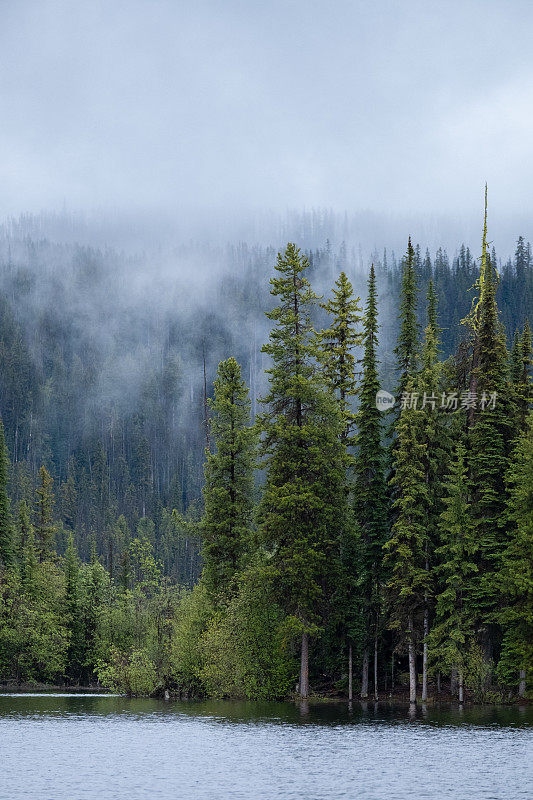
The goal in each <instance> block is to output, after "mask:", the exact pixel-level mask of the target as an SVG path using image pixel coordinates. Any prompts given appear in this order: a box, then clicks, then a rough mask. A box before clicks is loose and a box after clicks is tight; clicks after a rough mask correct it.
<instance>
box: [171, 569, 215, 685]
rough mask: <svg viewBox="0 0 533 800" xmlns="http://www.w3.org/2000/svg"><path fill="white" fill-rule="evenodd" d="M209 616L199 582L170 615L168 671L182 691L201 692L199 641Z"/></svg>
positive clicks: (206, 600)
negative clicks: (171, 618)
mask: <svg viewBox="0 0 533 800" xmlns="http://www.w3.org/2000/svg"><path fill="white" fill-rule="evenodd" d="M213 615H214V609H213V606H212V604H211V602H210V599H209V596H208V593H207V591H206V588H205V585H204V584H203V583H202V582H201V583H199V584H198V585H197V586H195V587H194V589H193V590H192V591H191V592H187V593H186V594H185V595H184V596H183V598H182V600H181V602H180V603H179V605H178V608H177V611H176V615H175V618H174V631H173V637H172V650H171V670H172V676H173V679H174V681H175V683H176V684H177V685H178V687H179V688H180V690H182V691H184V692H185V693H199V692H202V691H203V684H202V678H201V675H202V670H203V667H204V653H203V649H202V645H201V640H202V636H203V633H204V631H205V630H206V628H207V626H208V624H209V622H210V620H211V619H212V618H213Z"/></svg>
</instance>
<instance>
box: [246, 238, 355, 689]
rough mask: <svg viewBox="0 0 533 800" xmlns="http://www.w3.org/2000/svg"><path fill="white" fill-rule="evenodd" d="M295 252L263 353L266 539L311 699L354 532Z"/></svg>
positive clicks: (280, 282)
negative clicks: (327, 606) (315, 663)
mask: <svg viewBox="0 0 533 800" xmlns="http://www.w3.org/2000/svg"><path fill="white" fill-rule="evenodd" d="M308 266H309V262H308V260H307V258H306V257H305V256H302V254H301V252H300V250H299V249H298V248H297V247H296V246H295V245H294V244H288V245H287V248H286V250H285V253H283V254H281V253H280V254H279V255H278V262H277V267H276V269H277V273H278V274H277V275H276V276H275V277H274V278H272V279H271V286H272V289H271V293H272V295H273V296H274V297H276V298H278V299H279V305H278V306H277V307H276V308H274V309H273V311H270V312H268V314H267V316H268V318H269V319H270V320H272V321H273V322H274V324H275V326H274V328H273V329H272V331H271V333H270V342H269V343H268V344H267V345H265V346H264V348H263V351H264V352H265V353H267V354H268V355H269V356H271V358H272V367H271V368H270V369H269V370H267V372H268V374H269V379H270V391H269V393H268V395H267V397H266V398H264V400H263V402H264V403H265V404H267V410H266V411H265V412H264V413H263V414H262V415H261V416H260V418H259V425H260V430H261V431H262V433H263V453H264V455H265V466H266V467H267V469H268V474H267V480H266V485H265V490H264V494H263V497H262V500H261V505H260V526H261V535H262V539H263V541H264V543H265V547H266V548H267V549H268V552H269V554H270V558H269V564H270V568H271V570H272V571H273V572H274V573H275V583H276V586H277V592H278V598H277V599H278V601H279V602H280V604H281V605H282V607H284V608H285V610H286V612H287V613H288V614H289V615H290V617H291V618H292V619H293V620H294V623H295V625H296V626H297V627H298V628H299V630H300V631H301V657H300V665H301V669H300V694H301V695H302V696H303V697H307V696H308V693H309V634H310V633H311V632H313V631H315V630H316V625H317V624H320V622H321V612H320V610H321V602H322V601H323V599H324V585H325V583H326V579H327V574H328V567H330V566H331V564H332V562H333V561H334V558H335V553H336V551H337V550H338V540H339V535H340V534H341V532H342V531H344V530H345V528H346V491H345V481H346V477H345V467H346V463H345V462H346V459H345V456H344V453H345V448H344V447H343V446H342V443H341V441H340V437H341V433H342V430H343V427H342V426H343V423H342V419H341V414H340V410H339V408H338V403H337V402H336V401H335V398H334V397H333V395H332V393H331V391H330V389H329V387H328V386H327V385H326V384H325V383H324V379H323V377H322V375H321V374H320V370H318V369H317V357H318V352H317V346H316V336H315V333H314V331H313V329H312V325H311V321H310V313H311V309H312V305H313V303H314V302H315V299H316V298H315V295H314V294H313V292H312V290H311V287H310V285H309V282H308V281H307V279H306V277H305V270H306V269H307V267H308Z"/></svg>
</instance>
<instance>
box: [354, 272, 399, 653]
mask: <svg viewBox="0 0 533 800" xmlns="http://www.w3.org/2000/svg"><path fill="white" fill-rule="evenodd" d="M377 314H378V309H377V289H376V274H375V270H374V265H373V264H372V266H371V267H370V276H369V279H368V298H367V301H366V307H365V315H364V319H363V337H362V338H363V346H364V353H363V360H362V376H361V386H360V389H359V409H358V412H357V415H356V418H355V421H356V425H357V437H356V445H357V452H356V456H355V463H354V474H355V475H354V477H355V480H354V489H353V496H354V498H353V503H354V515H355V520H356V521H357V523H358V526H359V531H360V536H359V543H358V547H357V548H356V550H354V549H353V548H349V549H348V553H349V554H348V553H347V554H346V555H347V556H348V557H346V556H345V557H344V559H343V561H344V564H345V571H346V572H347V574H348V575H349V576H350V578H351V581H350V583H351V584H352V586H351V587H350V592H349V598H350V599H351V602H352V605H353V601H354V599H355V600H356V603H357V607H358V608H359V611H360V613H362V623H361V622H359V626H360V625H361V624H362V627H363V629H364V631H365V634H364V639H365V644H366V645H367V646H368V643H369V639H370V633H371V631H370V623H371V620H372V621H373V622H374V625H375V624H377V623H376V620H379V617H380V615H381V611H382V604H383V598H382V583H383V579H384V572H383V545H384V544H385V541H386V539H387V534H388V515H389V509H388V497H387V486H386V481H385V453H384V448H383V445H382V423H381V419H382V418H381V413H382V412H381V411H379V409H378V408H377V406H376V394H377V392H378V390H379V388H380V383H379V377H378V362H377V348H378V330H379V326H378V321H377ZM356 563H357V569H356V566H355V565H356ZM354 583H355V584H357V589H356V586H355V585H353V584H354ZM354 622H355V621H354V620H352V626H353V625H354ZM357 627H358V625H357V623H355V630H356V631H357ZM352 638H354V636H353V634H352Z"/></svg>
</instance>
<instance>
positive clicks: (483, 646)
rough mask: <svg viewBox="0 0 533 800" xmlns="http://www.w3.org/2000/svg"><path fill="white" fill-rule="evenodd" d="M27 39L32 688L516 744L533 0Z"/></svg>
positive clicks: (14, 114) (280, 14) (9, 285)
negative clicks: (491, 714) (485, 736)
mask: <svg viewBox="0 0 533 800" xmlns="http://www.w3.org/2000/svg"><path fill="white" fill-rule="evenodd" d="M1 11H2V25H0V52H1V53H2V69H1V70H0V112H1V119H2V125H1V126H0V186H1V187H2V191H1V192H0V686H3V687H5V688H6V690H7V691H10V690H11V689H13V688H15V689H16V690H18V689H20V687H27V688H30V689H33V688H35V687H36V686H37V687H42V686H47V687H55V688H56V689H57V687H68V689H69V690H70V689H74V690H76V691H77V690H82V691H88V692H94V691H96V692H99V691H101V690H104V691H107V690H111V691H113V692H118V693H121V694H122V695H123V697H122V699H121V700H120V701H119V705H117V706H116V708H117V709H120V708H122V707H123V706H122V705H120V704H121V703H122V702H123V700H124V702H126V701H129V698H131V697H145V698H146V697H150V698H151V699H157V700H159V699H161V700H162V701H164V702H167V701H169V702H170V701H171V700H175V701H180V700H182V699H184V698H185V699H187V700H189V699H192V698H195V699H200V698H202V699H206V698H210V699H213V698H216V699H224V700H225V699H232V700H243V699H246V700H251V701H267V700H275V701H287V700H290V701H296V703H297V704H298V705H299V707H300V708H301V710H302V718H303V719H304V718H306V715H307V714H308V712H309V707H308V700H309V699H310V698H312V699H316V700H317V701H321V700H324V699H326V698H327V699H328V700H330V699H336V700H337V701H343V700H346V701H347V702H348V705H347V707H346V708H345V709H344V710H343V712H342V713H343V714H344V712H345V711H346V713H347V715H348V716H347V717H346V720H345V721H348V722H349V723H350V725H351V723H352V722H353V719H352V712H353V711H354V698H355V697H357V696H359V698H360V699H361V701H362V703H363V705H362V706H361V708H363V707H364V704H365V703H366V701H367V700H368V698H370V697H373V698H374V700H375V702H376V705H375V707H374V710H375V714H376V716H375V718H374V719H373V722H379V717H378V716H377V715H378V712H379V709H378V704H380V703H383V702H386V703H387V704H388V703H389V701H390V703H391V705H392V703H395V702H398V704H402V703H405V704H407V703H408V708H409V712H408V713H409V716H408V717H405V719H409V721H411V720H415V719H416V714H417V703H418V701H419V699H420V700H421V702H422V707H421V708H422V714H423V715H425V714H426V713H427V704H428V703H431V702H432V701H435V703H440V702H441V701H443V702H447V703H450V704H452V705H456V706H459V708H460V710H461V712H462V710H463V708H464V705H465V703H475V704H491V703H492V704H507V703H509V704H513V703H516V704H517V709H516V711H517V716H516V719H518V716H519V713H520V714H521V713H522V712H521V706H520V705H519V704H522V703H526V702H528V701H530V700H531V699H532V698H533V645H532V643H533V614H532V598H533V576H532V572H531V561H532V543H533V538H532V535H533V507H532V502H531V500H532V498H531V486H532V483H533V414H532V410H531V407H532V401H533V386H532V382H531V368H532V363H533V362H532V334H531V323H532V322H533V256H532V252H531V244H530V242H531V241H532V237H533V230H532V220H533V218H532V216H531V186H532V185H533V170H532V166H533V162H532V161H531V157H530V151H531V141H532V134H533V126H532V122H533V115H532V112H531V109H533V103H532V97H533V59H532V50H531V30H532V25H533V5H532V4H531V2H526V0H514V2H513V3H511V4H508V3H503V2H500V0H486V2H481V1H480V0H462V2H459V0H450V2H447V3H446V4H444V5H443V4H441V5H438V4H435V3H427V2H425V0H406V2H402V3H397V2H395V0H381V1H380V3H369V2H366V0H338V2H336V3H334V4H327V3H324V2H321V1H320V0H305V2H303V0H291V2H285V0H271V2H268V3H266V4H265V3H262V4H261V3H253V2H252V3H243V2H242V0H225V2H223V3H219V2H214V1H213V0H197V2H195V3H194V4H190V3H189V4H186V3H179V2H174V0H153V2H152V1H150V2H147V0H116V2H114V3H112V4H110V3H106V2H104V0H93V2H91V3H87V2H81V0H78V2H70V1H68V2H67V0H44V1H43V2H38V1H37V0H20V2H19V1H18V0H17V2H5V3H2V4H1ZM113 702H114V701H113ZM8 708H11V706H9V705H8ZM131 708H133V707H131ZM518 712H519V713H518ZM254 713H255V712H254ZM261 713H262V712H261ZM269 713H270V712H269ZM276 713H277V712H276V711H275V709H274V710H273V711H272V716H274V715H275V714H276ZM357 713H358V712H357ZM365 713H366V712H365ZM379 713H381V712H379ZM193 715H194V714H193ZM119 716H120V715H119V714H117V715H116V717H117V720H118V717H119ZM130 716H131V715H130ZM267 716H268V715H267ZM162 717H166V713H165V714H164V715H162ZM132 719H133V716H132ZM216 719H217V720H218V719H219V718H218V716H217V717H216ZM2 724H3V716H2V711H1V709H0V726H1V725H2ZM76 724H77V723H76ZM117 724H118V722H117ZM134 724H135V725H137V719H136V721H135V723H134ZM104 727H105V726H104ZM229 727H230V726H228V730H229ZM405 727H406V731H407V733H408V734H409V735H411V734H410V730H415V729H414V728H412V729H411V728H409V730H408V726H405ZM221 729H222V728H221ZM397 729H398V728H395V730H397ZM43 730H44V729H43ZM77 730H82V728H79V729H77ZM140 730H142V727H141V726H140V725H139V727H137V731H140ZM254 730H255V728H254ZM286 730H288V729H286ZM354 730H355V729H354ZM509 730H511V732H512V733H513V734H514V732H515V729H514V728H509ZM329 731H333V728H332V727H331V728H330V729H329ZM336 731H337V728H335V733H336ZM417 731H418V729H417ZM225 732H226V731H225ZM445 733H446V731H445ZM367 734H368V730H365V731H364V736H363V739H362V741H363V740H364V743H366V742H367V741H371V740H370V739H367V738H366V737H367ZM284 735H286V734H285V733H284ZM289 735H291V736H292V730H291V731H289ZM394 735H395V734H394ZM417 735H418V734H417ZM499 735H500V734H499V733H498V736H499ZM107 736H108V734H107V729H106V733H105V737H107ZM137 736H139V734H138V733H137ZM78 738H79V740H80V741H84V736H83V735H81V736H79V737H78ZM230 738H231V736H230ZM141 739H142V735H141V736H139V740H140V748H139V750H138V752H139V753H141V754H142V756H141V758H140V760H139V762H138V764H136V765H135V769H137V768H138V767H139V765H143V764H144V763H145V762H144V760H143V759H144V756H145V755H150V756H152V755H153V754H154V753H156V751H157V757H158V758H159V757H161V758H163V756H162V755H161V754H162V752H163V751H159V749H158V748H157V747H155V748H153V752H152V750H150V752H149V747H148V745H147V744H146V742H145V741H141ZM415 739H416V737H415ZM130 741H133V739H128V757H129V758H130V759H131V758H133V759H134V760H135V753H136V752H137V751H135V750H131V749H130V748H129V743H130ZM199 741H202V748H200V750H201V753H200V755H201V758H200V760H199V761H198V763H199V767H198V769H199V770H200V772H202V773H203V771H204V768H205V758H206V757H205V753H204V749H203V739H201V737H200V739H199ZM353 741H355V740H353ZM353 741H352V744H351V745H350V746H352V745H353ZM395 741H396V739H395ZM419 741H420V740H417V741H415V740H413V742H411V744H410V745H409V747H411V749H412V751H413V752H414V751H415V750H416V751H417V753H418V754H420V753H421V754H422V755H423V757H424V758H427V759H430V760H431V761H432V763H434V764H439V765H443V766H444V767H445V768H448V769H450V767H449V764H448V758H447V757H446V752H447V751H446V749H445V748H444V749H442V750H441V749H440V745H438V746H437V747H436V749H435V753H436V755H434V756H433V755H431V756H430V755H427V753H428V752H429V751H428V750H427V749H426V747H425V746H424V747H422V748H418V743H419ZM458 741H459V740H456V739H454V740H453V741H452V742H451V745H450V746H451V748H452V751H453V749H454V748H455V751H456V752H457V753H459V754H460V755H461V758H463V755H464V754H465V753H466V749H465V748H464V747H463V745H462V744H457V742H458ZM336 742H337V740H336V741H335V744H334V747H335V748H337V743H336ZM187 744H188V745H190V744H191V740H189V739H187ZM232 744H233V742H232ZM106 747H107V738H106ZM172 747H174V739H173V740H172ZM433 747H435V745H433ZM56 749H57V752H55V753H54V756H58V755H59V756H61V757H63V755H64V753H65V752H67V753H69V754H71V755H72V753H75V755H76V757H75V758H72V759H71V761H72V763H73V764H75V765H76V769H77V765H78V758H77V754H76V752H75V750H72V751H71V750H70V749H69V748H56ZM285 749H286V750H287V752H289V753H291V754H292V753H293V752H294V749H293V748H292V747H289V748H285ZM89 750H90V748H88V751H89ZM215 750H216V748H215ZM437 751H438V752H437ZM482 751H483V748H481V747H480V752H481V756H479V758H478V760H477V762H476V764H481V765H482V766H483V768H484V767H485V766H486V762H487V757H486V753H485V752H482ZM42 752H45V751H44V750H43V751H42ZM265 752H266V751H265ZM324 752H326V753H327V751H324ZM368 752H369V753H371V752H372V747H370V749H369V751H368ZM443 754H444V756H443ZM173 755H174V754H173ZM173 755H172V756H171V757H170V758H169V759H166V757H165V761H167V762H170V761H171V760H174V759H173ZM193 755H194V754H193ZM409 755H410V756H411V753H410V754H409ZM31 757H32V758H33V755H32V756H31ZM37 760H38V759H37ZM41 760H42V759H41ZM127 760H128V759H126V760H125V763H126V762H127ZM186 760H187V759H186V758H185V757H180V759H178V765H179V767H180V769H181V767H182V766H183V765H184V764H185V762H186ZM226 760H227V759H226ZM259 760H261V759H257V758H256V757H255V756H254V757H253V758H252V757H250V763H249V764H247V765H246V766H247V768H250V764H252V763H254V762H256V761H257V762H258V761H259ZM370 760H372V761H373V762H374V761H375V758H374V756H373V755H371V756H370V757H369V758H368V761H370ZM193 761H194V758H193ZM220 761H221V759H220V758H219V757H218V755H215V756H213V757H212V758H211V763H212V764H214V765H215V766H216V769H218V766H219V763H220ZM318 761H323V762H324V764H325V765H326V766H327V767H328V768H329V769H330V772H331V763H333V762H330V761H329V760H328V757H327V755H326V756H324V757H322V756H321V758H320V759H318ZM346 761H347V763H348V761H350V763H355V762H357V763H359V761H361V763H362V764H364V768H365V769H366V766H367V763H366V761H365V759H364V758H363V759H361V758H360V756H359V754H356V756H355V757H354V758H352V759H346ZM230 762H231V759H229V760H227V763H230ZM161 763H163V762H161ZM302 763H303V759H302ZM427 763H429V761H428V762H427ZM17 764H18V759H17ZM110 764H111V766H112V767H113V768H114V767H115V766H116V765H117V764H118V757H117V758H116V759H115V762H113V761H111V762H110ZM398 764H400V766H402V767H404V766H405V767H406V768H407V766H408V767H409V768H410V766H411V759H410V758H407V759H406V758H405V756H404V753H403V750H402V748H400V750H399V755H398V758H397V760H396V761H394V760H390V765H391V767H390V768H391V770H393V771H395V772H396V771H397V767H398ZM464 764H468V761H467V759H465V760H464ZM464 764H463V766H464ZM98 766H99V765H91V766H90V767H89V768H88V769H87V775H90V776H91V779H92V778H93V777H94V776H95V775H96V776H98V774H100V773H98V769H97V768H98ZM373 766H374V764H372V767H373ZM380 767H381V764H378V769H377V770H376V774H378V775H379V779H380V780H381V772H380V769H379V768H380ZM426 767H427V764H424V781H425V783H424V784H423V785H422V788H421V789H420V791H418V790H417V789H415V788H414V787H413V785H412V784H411V783H410V782H407V784H406V786H407V787H408V790H407V794H405V795H404V794H402V795H401V796H402V797H403V796H409V797H411V796H415V795H417V793H418V794H424V792H426V794H427V791H426V789H427V787H428V783H427V781H429V783H430V784H431V786H436V787H437V789H438V790H440V785H439V783H438V781H437V780H436V778H435V776H436V775H437V770H436V769H435V770H433V771H429V772H428V770H427V769H426ZM292 768H293V765H291V769H292ZM128 769H129V772H130V773H131V774H132V775H135V769H131V768H128ZM154 769H157V775H158V776H159V775H161V776H162V778H164V777H165V774H166V771H165V770H163V769H161V767H160V765H159V766H157V768H155V767H154ZM466 769H467V768H466ZM513 769H514V768H513ZM57 771H58V772H61V771H62V768H58V770H57ZM467 771H468V769H467ZM45 772H46V771H45ZM341 772H342V771H341ZM97 773H98V774H97ZM164 773H165V774H164ZM346 773H347V776H348V778H350V775H349V770H347V771H346ZM83 774H84V775H85V772H84V773H83ZM154 774H155V772H154ZM309 774H310V775H311V774H312V773H311V772H310V773H309ZM486 774H487V775H488V773H486ZM46 775H47V776H48V775H49V772H46ZM2 777H3V771H2V770H0V782H1V779H2ZM151 777H152V774H151V773H150V771H149V770H147V771H146V775H145V776H143V778H144V779H149V778H151ZM215 777H218V775H216V776H215ZM343 777H346V776H344V774H343ZM518 777H519V778H521V777H522V775H521V774H520V775H518ZM76 780H78V779H76ZM487 781H488V783H487V785H489V783H490V781H489V778H488V777H487ZM195 785H200V782H198V781H196V783H195ZM207 785H208V784H207ZM287 785H288V784H287ZM331 785H332V787H337V786H339V784H337V783H336V782H335V781H333V782H332V784H331ZM365 785H366V784H365ZM76 786H77V787H78V788H79V787H80V786H81V784H80V782H79V781H78V783H76ZM97 786H98V784H97V783H96V782H95V783H94V785H93V786H92V789H93V790H94V791H93V792H92V794H91V796H93V795H94V796H96V795H98V794H99V791H98V789H97ZM139 786H141V784H139ZM291 786H292V783H291ZM383 786H385V783H383ZM465 786H467V784H466V783H465ZM180 788H183V787H180ZM201 788H202V790H203V788H204V786H203V784H202V787H201ZM489 788H490V789H491V790H492V784H491V785H490V786H489ZM86 789H87V787H86V786H85V785H84V786H83V789H82V790H80V791H81V793H82V794H84V795H85V794H87V791H86ZM80 791H78V789H76V791H74V790H73V791H72V792H71V793H70V794H69V796H71V795H72V796H75V795H76V794H80ZM88 791H89V793H91V790H90V789H88ZM139 791H144V789H139ZM154 791H155V790H154ZM206 791H207V794H209V789H207V790H206ZM236 791H237V792H238V791H239V789H237V790H236ZM291 791H292V789H291ZM368 791H369V792H370V794H369V796H374V795H375V796H376V797H377V796H378V794H376V792H373V791H372V790H371V789H369V790H368ZM243 792H244V793H243V796H248V795H250V796H254V793H253V792H249V791H246V790H243ZM1 793H2V790H1V787H0V794H1ZM148 793H149V792H148ZM182 793H183V792H182ZM362 793H363V794H365V790H364V789H363V790H362ZM367 793H368V792H367ZM446 793H447V794H449V795H450V796H452V795H453V796H455V795H456V794H457V792H455V791H453V790H451V789H450V790H449V791H448V792H446V791H444V794H446ZM41 794H42V792H41ZM119 794H120V792H119ZM174 794H175V792H174ZM211 794H213V792H211ZM215 794H216V791H215ZM352 794H353V787H350V788H349V789H346V791H345V790H344V789H343V788H342V789H339V791H337V793H336V794H335V793H333V794H331V795H328V796H332V797H333V796H340V795H346V796H348V795H350V796H351V795H352ZM463 794H465V795H468V796H469V797H471V798H472V800H474V798H475V797H477V796H478V795H475V794H474V793H473V792H471V791H470V790H468V789H465V791H464V792H463ZM308 795H309V792H306V791H305V789H304V790H303V791H302V793H301V796H302V797H307V796H308ZM385 795H386V796H392V795H394V796H397V792H395V790H394V788H389V787H387V788H386V791H385ZM65 796H66V795H65ZM117 796H119V795H118V794H117ZM120 796H122V795H120ZM124 796H125V795H124ZM132 796H133V795H132ZM135 796H136V795H135ZM169 796H170V795H169ZM257 796H258V797H259V794H258V795H257ZM261 796H263V795H261ZM264 796H265V797H267V796H271V795H269V794H268V792H267V794H265V795H264ZM272 796H274V795H272ZM295 796H296V795H295ZM298 796H300V795H298ZM380 796H381V795H380ZM398 796H400V795H398ZM480 796H481V795H480ZM487 796H488V795H487Z"/></svg>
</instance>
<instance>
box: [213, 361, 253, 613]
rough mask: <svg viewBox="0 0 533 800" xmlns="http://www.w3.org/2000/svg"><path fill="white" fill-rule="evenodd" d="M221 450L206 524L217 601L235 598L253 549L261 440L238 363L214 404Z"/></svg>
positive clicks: (220, 382)
mask: <svg viewBox="0 0 533 800" xmlns="http://www.w3.org/2000/svg"><path fill="white" fill-rule="evenodd" d="M209 406H210V409H211V419H210V422H211V433H212V435H213V437H214V440H215V445H216V451H215V452H214V453H207V463H206V466H205V488H204V500H205V515H204V518H203V522H202V531H203V537H204V540H203V549H202V556H203V561H204V571H203V581H204V582H205V585H206V587H207V589H208V591H209V593H210V594H211V595H212V597H213V599H214V600H215V601H217V600H218V601H220V600H221V599H223V598H226V599H229V596H230V594H231V592H232V590H233V589H234V588H235V585H234V580H235V576H236V573H237V571H238V570H239V568H240V567H242V561H243V557H244V554H245V552H246V550H247V548H249V547H250V536H251V524H252V514H253V486H254V479H253V470H254V466H255V444H256V441H255V440H256V435H255V431H254V429H253V428H251V427H250V401H249V398H248V389H247V388H246V384H245V383H244V381H243V380H242V378H241V368H240V366H239V364H238V363H237V362H236V361H235V359H234V358H228V359H227V360H226V361H222V362H221V363H220V364H219V366H218V371H217V377H216V380H215V395H214V398H213V399H212V400H210V401H209Z"/></svg>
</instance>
